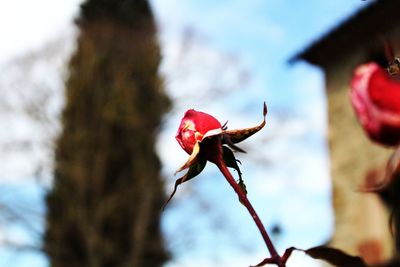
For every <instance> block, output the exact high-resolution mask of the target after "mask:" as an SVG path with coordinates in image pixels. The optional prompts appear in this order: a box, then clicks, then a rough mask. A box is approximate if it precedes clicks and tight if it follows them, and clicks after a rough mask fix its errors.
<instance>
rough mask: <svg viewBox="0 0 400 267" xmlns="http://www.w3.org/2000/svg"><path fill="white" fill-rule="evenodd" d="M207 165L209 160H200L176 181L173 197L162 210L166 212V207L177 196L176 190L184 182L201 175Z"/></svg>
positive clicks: (170, 197)
mask: <svg viewBox="0 0 400 267" xmlns="http://www.w3.org/2000/svg"><path fill="white" fill-rule="evenodd" d="M206 164H207V160H205V159H200V160H199V161H197V162H196V163H195V164H193V165H191V166H190V168H189V170H188V172H187V173H186V174H185V175H184V176H182V177H181V178H179V179H177V180H176V181H175V186H174V190H173V191H172V193H171V195H170V196H169V198H168V200H167V201H166V202H165V204H164V206H163V207H162V209H163V210H164V209H165V207H166V206H167V204H168V203H169V202H170V200H171V199H172V197H173V196H174V195H175V193H176V190H177V188H178V186H179V185H180V184H182V183H184V182H187V181H189V180H190V179H192V178H194V177H196V176H197V175H199V173H201V172H202V171H203V169H204V167H205V166H206Z"/></svg>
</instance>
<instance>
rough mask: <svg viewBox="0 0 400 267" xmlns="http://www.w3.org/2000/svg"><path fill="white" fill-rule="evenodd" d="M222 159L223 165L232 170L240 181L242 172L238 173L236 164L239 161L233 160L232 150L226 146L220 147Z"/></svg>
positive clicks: (238, 169)
mask: <svg viewBox="0 0 400 267" xmlns="http://www.w3.org/2000/svg"><path fill="white" fill-rule="evenodd" d="M222 157H223V158H224V161H225V164H226V166H227V167H229V168H234V169H235V170H236V171H237V172H238V174H239V179H240V180H241V179H242V172H241V171H240V168H239V165H238V164H237V163H238V162H239V161H238V160H237V159H236V158H235V155H234V154H233V152H232V150H230V149H229V148H228V147H226V146H222Z"/></svg>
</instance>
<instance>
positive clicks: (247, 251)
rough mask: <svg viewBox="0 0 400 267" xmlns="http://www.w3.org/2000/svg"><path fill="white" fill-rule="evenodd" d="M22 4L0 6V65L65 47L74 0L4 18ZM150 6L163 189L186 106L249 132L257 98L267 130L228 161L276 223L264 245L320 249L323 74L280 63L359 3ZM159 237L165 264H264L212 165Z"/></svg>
mask: <svg viewBox="0 0 400 267" xmlns="http://www.w3.org/2000/svg"><path fill="white" fill-rule="evenodd" d="M28 2H29V1H28V0H18V1H13V2H12V3H8V4H7V5H5V6H3V7H2V8H1V9H0V31H1V32H2V33H5V35H6V38H5V40H6V41H5V42H2V43H0V51H1V53H0V65H2V64H3V65H4V64H5V63H6V62H7V61H9V60H11V59H12V58H13V57H15V56H19V55H23V54H26V53H28V52H30V51H35V50H37V49H39V48H40V47H42V46H44V45H46V44H47V43H49V42H50V41H52V40H54V39H57V38H60V35H61V34H63V33H64V34H65V33H68V36H70V37H68V38H69V41H68V42H70V43H71V44H72V43H73V38H72V37H73V36H74V35H73V33H72V34H71V32H73V31H72V30H71V29H72V19H73V16H75V12H76V11H77V10H78V4H79V2H80V1H79V0H74V1H65V2H63V3H62V5H60V3H57V4H56V2H54V1H50V0H40V1H37V2H36V3H35V5H34V6H30V8H31V9H30V12H26V13H22V14H19V13H16V12H14V11H16V10H17V9H18V7H19V5H27V4H29V3H28ZM151 3H152V6H153V9H154V12H155V14H156V18H157V21H158V23H159V26H160V41H161V45H162V51H163V63H162V72H163V74H164V75H165V81H166V90H167V92H168V93H169V94H170V95H171V97H172V98H173V99H174V100H175V101H176V103H175V104H176V105H175V107H174V108H173V109H172V111H171V112H170V113H169V114H168V115H167V116H166V118H165V123H164V129H163V131H162V132H161V134H160V139H159V142H158V149H159V153H160V157H161V159H162V161H163V163H164V169H163V174H164V176H165V177H166V181H167V188H166V193H169V191H170V190H171V187H172V184H173V182H174V179H176V178H177V177H174V176H173V173H174V171H175V169H176V168H177V167H179V166H180V165H181V164H182V163H183V162H184V161H185V159H186V157H187V155H186V154H185V153H184V152H183V151H182V150H181V149H180V147H179V146H178V144H177V143H176V141H175V140H174V135H175V131H176V129H177V127H178V125H179V121H180V118H181V116H182V115H183V112H184V111H185V110H186V109H188V108H196V109H200V110H203V111H206V112H209V113H211V114H213V115H214V116H215V117H217V118H218V119H219V120H221V121H223V122H224V121H226V120H229V124H228V125H229V126H230V128H236V127H248V126H252V125H255V124H257V123H259V122H260V121H261V119H262V116H261V113H262V102H263V101H264V100H265V101H266V102H267V105H268V107H269V114H268V117H267V125H266V127H265V128H264V129H263V130H262V131H261V132H260V133H258V134H257V136H255V137H254V138H252V139H249V141H247V142H246V143H245V144H244V145H243V147H244V148H245V149H246V150H247V151H248V154H246V155H238V157H239V159H241V160H242V162H243V166H242V171H243V173H244V179H245V181H246V184H247V187H248V191H249V198H250V199H251V201H252V202H253V204H254V206H255V209H256V210H257V211H258V213H259V215H260V217H261V218H262V219H263V221H264V223H265V225H266V226H267V228H270V227H271V226H272V225H275V224H279V225H280V226H281V227H282V230H283V232H282V234H281V236H279V238H277V239H276V240H275V241H276V243H277V246H278V248H279V250H280V251H282V250H283V249H284V248H286V247H288V246H298V247H301V248H307V247H310V246H314V245H318V244H321V243H322V242H325V241H326V240H327V239H328V238H329V235H330V232H331V231H332V214H331V210H330V195H329V194H330V191H329V190H330V182H329V174H328V173H329V170H328V168H329V163H328V156H327V149H326V143H325V140H324V136H325V134H326V129H325V127H326V113H325V102H324V101H325V100H324V92H323V84H324V82H323V75H322V73H321V72H320V71H319V70H318V69H316V68H314V67H312V66H309V65H307V64H304V63H301V62H300V63H298V64H295V65H294V66H290V65H288V63H287V61H288V59H289V58H290V57H291V56H293V55H294V54H295V53H296V52H298V51H300V50H302V49H303V48H304V47H305V46H306V45H308V44H309V43H310V42H312V41H313V40H315V39H316V38H318V37H320V36H321V35H322V34H323V33H325V32H326V31H327V30H329V29H330V28H332V27H333V26H335V25H336V24H337V23H339V22H340V21H341V20H343V19H344V18H346V17H347V16H349V15H350V14H352V13H353V12H355V11H356V9H357V8H359V7H361V6H362V5H365V1H361V0H335V1H319V0H308V1H289V0H267V1H266V0H253V1H244V0H230V1H228V0H221V1H218V2H216V1H211V0H203V1H183V0H152V1H151ZM18 10H19V9H18ZM10 14H13V16H11V15H10ZM15 14H19V15H20V16H21V17H23V18H24V19H22V20H20V19H21V17H18V16H16V15H15ZM49 20H51V21H52V23H48V21H49ZM17 21H22V23H17ZM11 23H13V24H15V27H14V28H13V30H12V31H11V30H10V28H9V27H7V26H6V25H10V24H11ZM65 58H67V57H65ZM60 92H61V88H60ZM0 123H1V122H0ZM1 137H2V136H0V138H1ZM2 138H5V137H4V136H3V137H2ZM0 142H1V140H0ZM3 157H4V155H3ZM11 161H12V160H10V159H9V162H11ZM17 165H18V164H17ZM28 169H29V168H28ZM22 176H23V175H22ZM13 177H14V178H15V180H18V184H19V185H20V186H21V188H24V187H26V186H25V185H24V184H25V182H26V183H28V182H27V181H29V179H26V180H25V179H24V178H22V179H21V174H18V173H15V174H14V176H13V172H9V173H8V177H7V178H4V179H3V181H4V182H3V184H6V183H7V184H9V183H13V180H14V178H13ZM17 177H19V178H18V179H17ZM1 178H2V177H0V179H1ZM24 195H25V196H26V197H27V198H37V197H38V196H39V197H40V196H41V195H42V193H41V192H40V191H35V190H33V191H32V192H29V193H25V194H24ZM37 202H38V205H40V204H39V203H40V201H39V200H37ZM35 203H36V202H35ZM299 211H301V214H300V215H299ZM163 230H164V232H165V234H166V236H167V244H168V246H169V248H170V249H171V251H172V252H173V255H174V260H173V261H172V262H171V263H169V264H168V267H186V266H190V267H196V266H207V267H212V266H233V267H236V266H248V265H249V264H255V263H257V261H259V260H261V259H262V258H264V257H265V256H267V254H266V253H267V252H266V249H265V248H264V245H263V243H262V242H261V241H262V240H261V237H260V236H259V234H258V232H257V229H256V228H255V226H254V225H253V222H252V221H251V218H250V216H249V215H248V214H247V212H246V210H245V209H244V208H243V207H242V206H241V205H240V204H239V202H238V201H237V197H236V196H235V195H234V193H233V191H232V190H231V188H229V186H228V184H227V183H226V181H225V180H224V179H223V177H222V176H221V175H220V174H219V173H218V172H217V170H216V168H215V167H214V166H212V165H211V164H210V165H209V166H207V168H206V170H205V171H204V172H203V173H202V174H201V175H200V176H199V177H196V179H194V180H193V181H190V182H189V183H187V184H185V185H183V186H182V187H180V188H179V190H178V192H177V195H176V197H175V198H174V199H173V202H172V203H171V206H170V207H169V209H168V210H167V211H166V212H165V216H164V219H163ZM0 254H3V255H9V257H12V258H14V257H17V258H16V259H18V260H17V261H15V262H14V263H15V264H16V265H15V266H27V263H29V266H37V267H45V266H47V263H46V260H45V258H44V257H43V256H42V255H37V254H36V255H35V254H31V253H18V254H10V253H9V252H8V251H6V250H2V251H1V250H0ZM10 255H11V256H10ZM233 256H234V257H233ZM9 257H0V266H5V267H6V266H9V262H8V263H7V260H6V259H7V258H9ZM232 258H233V259H234V260H233V262H232ZM313 264H315V261H310V260H309V259H307V258H306V257H304V256H303V255H298V254H296V255H295V256H294V258H293V260H291V261H290V263H289V265H288V267H290V266H297V267H299V266H300V267H301V266H307V267H309V266H314V265H313Z"/></svg>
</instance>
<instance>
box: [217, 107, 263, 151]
mask: <svg viewBox="0 0 400 267" xmlns="http://www.w3.org/2000/svg"><path fill="white" fill-rule="evenodd" d="M263 115H264V120H263V122H262V123H261V124H260V125H257V126H255V127H251V128H245V129H237V130H227V131H224V134H225V135H227V136H229V138H228V139H229V141H230V142H232V143H234V144H236V143H239V142H242V141H243V140H245V139H247V138H248V137H250V136H252V135H253V134H255V133H256V132H258V131H260V130H261V129H262V128H263V127H264V125H265V116H266V115H267V105H266V104H265V102H264V110H263Z"/></svg>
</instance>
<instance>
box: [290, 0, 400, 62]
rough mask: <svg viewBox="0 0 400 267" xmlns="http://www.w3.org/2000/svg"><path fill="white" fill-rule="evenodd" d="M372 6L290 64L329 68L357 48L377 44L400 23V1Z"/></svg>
mask: <svg viewBox="0 0 400 267" xmlns="http://www.w3.org/2000/svg"><path fill="white" fill-rule="evenodd" d="M370 1H372V2H373V3H371V4H369V5H368V6H366V7H365V8H363V9H361V10H360V11H359V12H357V13H356V14H354V15H353V16H351V17H350V18H349V19H347V20H346V21H344V22H343V23H341V24H339V25H338V26H336V27H335V28H334V29H332V30H331V31H330V32H328V33H327V34H325V35H324V36H322V37H321V38H320V39H319V40H317V41H315V42H314V43H311V44H310V45H309V46H308V47H306V48H305V49H304V50H303V51H302V52H300V53H298V54H297V55H295V56H294V57H292V58H291V59H290V60H289V62H291V63H293V62H295V61H298V60H305V61H307V62H309V63H311V64H314V65H318V66H321V67H325V66H326V65H327V64H329V63H330V62H332V61H336V60H340V59H341V58H343V57H344V56H346V55H348V54H349V53H351V52H352V51H355V49H360V48H361V47H362V46H363V47H365V46H370V45H371V44H373V43H376V40H377V39H378V37H379V36H380V35H382V34H385V33H386V32H388V31H390V30H391V29H393V28H394V27H395V26H396V25H397V26H398V25H399V24H400V1H399V0H370Z"/></svg>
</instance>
